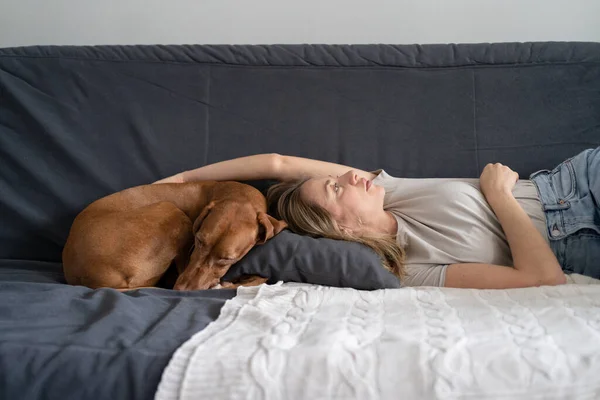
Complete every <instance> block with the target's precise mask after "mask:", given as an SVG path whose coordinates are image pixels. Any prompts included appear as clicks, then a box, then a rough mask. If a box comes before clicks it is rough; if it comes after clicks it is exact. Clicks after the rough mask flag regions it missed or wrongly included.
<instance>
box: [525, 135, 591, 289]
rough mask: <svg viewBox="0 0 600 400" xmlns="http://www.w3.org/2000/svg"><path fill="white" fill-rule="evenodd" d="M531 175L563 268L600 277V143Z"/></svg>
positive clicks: (551, 246)
mask: <svg viewBox="0 0 600 400" xmlns="http://www.w3.org/2000/svg"><path fill="white" fill-rule="evenodd" d="M529 179H531V180H532V181H533V183H534V185H535V186H536V188H537V191H538V195H539V196H540V201H541V203H542V207H543V209H544V213H545V214H546V222H547V229H548V238H549V239H550V248H551V249H552V251H553V252H554V254H555V255H556V258H557V259H558V262H559V263H560V265H561V266H562V269H563V270H564V271H565V272H566V273H572V272H576V273H578V274H582V275H587V276H591V277H593V278H600V147H598V148H595V149H587V150H584V151H582V152H581V153H579V154H577V155H576V156H574V157H571V158H569V159H568V160H565V161H563V162H562V163H560V164H559V165H558V166H557V167H556V168H554V169H553V170H541V171H537V172H534V173H533V174H531V175H530V176H529Z"/></svg>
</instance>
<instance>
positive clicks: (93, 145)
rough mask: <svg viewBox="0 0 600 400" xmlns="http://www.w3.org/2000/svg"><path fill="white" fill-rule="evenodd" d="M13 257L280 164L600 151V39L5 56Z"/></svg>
mask: <svg viewBox="0 0 600 400" xmlns="http://www.w3.org/2000/svg"><path fill="white" fill-rule="evenodd" d="M0 101H1V103H0V153H1V157H0V191H1V193H2V195H1V197H0V212H1V214H2V224H1V227H0V258H19V259H37V260H50V261H59V260H60V254H61V251H62V246H63V245H64V241H65V239H66V237H67V234H68V230H69V228H70V225H71V222H72V220H73V218H74V217H75V215H76V214H77V213H78V212H79V211H81V210H82V209H83V208H84V207H85V206H86V205H87V204H89V203H90V202H91V201H93V200H95V199H97V198H99V197H102V196H104V195H107V194H109V193H112V192H115V191H118V190H121V189H124V188H126V187H130V186H135V185H140V184H145V183H150V182H153V181H154V180H156V179H159V178H162V177H165V176H167V175H170V174H173V173H175V172H178V171H182V170H185V169H191V168H195V167H199V166H202V165H205V164H208V163H213V162H217V161H221V160H225V159H230V158H234V157H240V156H244V155H249V154H255V153H268V152H277V153H281V154H290V155H297V156H304V157H312V158H317V159H322V160H327V161H333V162H339V163H343V164H347V165H351V166H355V167H358V168H362V169H367V170H373V169H376V168H384V169H386V170H387V171H388V172H389V173H390V174H392V175H395V176H403V177H478V176H479V174H480V173H481V170H482V168H483V167H484V166H485V164H486V163H488V162H502V163H504V164H507V165H509V166H510V167H511V168H513V169H514V170H516V171H518V172H519V174H520V175H521V177H522V178H527V176H528V175H529V174H530V173H532V172H534V171H536V170H539V169H544V168H548V169H549V168H552V167H553V166H554V165H555V164H557V163H558V162H560V161H562V160H564V159H565V158H567V157H570V156H572V155H575V154H576V153H577V152H579V151H580V150H583V149H584V148H589V147H595V146H598V145H600V43H572V42H571V43H569V42H551V43H497V44H463V45H455V44H448V45H422V46H421V45H402V46H393V45H357V46H349V45H343V46H341V45H340V46H333V45H291V46H276V45H270V46H98V47H71V46H49V47H25V48H8V49H0Z"/></svg>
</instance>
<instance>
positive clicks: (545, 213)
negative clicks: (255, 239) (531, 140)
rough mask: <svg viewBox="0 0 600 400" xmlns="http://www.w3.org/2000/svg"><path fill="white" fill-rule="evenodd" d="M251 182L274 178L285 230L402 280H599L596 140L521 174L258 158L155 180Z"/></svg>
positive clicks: (490, 285) (452, 283) (456, 283)
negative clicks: (371, 254) (357, 248)
mask: <svg viewBox="0 0 600 400" xmlns="http://www.w3.org/2000/svg"><path fill="white" fill-rule="evenodd" d="M256 179H276V180H279V181H282V183H279V184H277V185H274V186H272V187H271V188H270V189H269V192H268V194H267V198H268V201H269V204H270V205H271V208H272V209H274V210H275V211H276V213H277V214H279V215H277V217H278V218H282V219H284V220H285V221H286V222H288V225H289V227H290V229H291V230H292V231H294V232H297V233H301V234H309V235H312V236H322V237H329V238H333V239H345V240H355V241H358V242H361V243H364V244H366V245H369V246H370V247H371V248H373V249H374V250H375V251H376V252H377V253H378V254H379V255H380V257H381V258H382V260H384V266H386V268H388V269H389V270H391V271H392V272H394V273H395V274H396V275H397V276H399V277H401V278H402V282H403V284H404V285H408V286H418V285H430V286H431V285H435V286H446V287H458V288H479V289H505V288H517V287H530V286H540V285H558V284H563V283H566V277H565V274H564V272H568V273H571V272H577V273H580V274H584V275H587V276H591V277H594V278H599V277H600V261H597V260H600V226H599V225H598V221H600V208H599V200H598V199H600V147H598V148H596V149H588V150H585V151H583V152H581V153H579V154H578V155H577V156H575V157H572V158H570V159H568V160H566V161H564V162H562V163H561V164H560V165H558V166H557V167H556V168H555V169H553V170H551V171H550V170H541V171H538V172H536V173H534V174H532V175H531V176H530V179H531V180H519V175H518V174H517V173H516V172H514V171H512V170H511V169H510V168H509V167H507V166H505V165H502V164H499V163H496V164H488V165H486V166H485V168H484V169H483V172H482V173H481V176H480V178H479V179H402V178H394V177H392V176H390V175H388V174H387V173H386V172H385V171H383V170H378V171H374V172H368V171H362V170H358V169H351V168H350V167H347V166H344V165H339V164H334V163H329V162H324V161H318V160H312V159H306V158H300V157H293V156H284V155H279V154H259V155H253V156H248V157H242V158H237V159H233V160H228V161H223V162H219V163H215V164H211V165H207V166H204V167H201V168H198V169H195V170H191V171H184V172H182V173H179V174H176V175H174V176H171V177H169V178H165V179H162V180H160V181H158V182H155V183H166V182H188V181H198V180H256ZM557 257H558V258H557ZM563 271H564V272H563Z"/></svg>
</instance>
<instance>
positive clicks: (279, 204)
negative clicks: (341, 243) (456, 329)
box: [267, 178, 406, 278]
mask: <svg viewBox="0 0 600 400" xmlns="http://www.w3.org/2000/svg"><path fill="white" fill-rule="evenodd" d="M309 179H310V178H306V179H300V180H297V181H292V182H281V183H277V184H275V185H273V186H271V187H270V188H269V189H268V191H267V203H268V204H269V213H270V214H271V215H272V216H274V217H275V218H279V219H283V220H284V221H285V222H287V224H288V228H289V229H290V230H291V231H292V232H294V233H297V234H301V235H308V236H311V237H315V238H319V237H324V238H329V239H335V240H349V241H353V242H357V243H361V244H364V245H366V246H368V247H370V248H371V249H372V250H373V251H375V253H377V255H378V256H379V258H380V259H381V261H382V264H383V266H384V267H385V268H386V269H387V270H388V271H390V272H391V273H393V274H394V275H396V276H397V277H398V278H403V277H404V275H405V272H404V260H405V257H406V252H405V250H404V249H403V248H402V247H401V246H400V245H399V244H398V242H397V241H396V237H395V236H394V235H389V234H383V233H381V234H378V233H363V234H361V235H360V236H359V235H354V234H351V233H348V232H345V231H343V230H341V229H340V228H339V226H338V225H337V223H336V222H335V220H334V218H333V217H332V216H331V214H330V213H329V212H328V211H327V210H326V209H325V208H323V207H321V206H319V205H318V204H313V203H311V202H308V201H306V200H305V199H304V198H303V197H302V196H301V193H300V187H301V186H302V185H303V184H304V183H305V182H306V181H308V180H309Z"/></svg>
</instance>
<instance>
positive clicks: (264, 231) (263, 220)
mask: <svg viewBox="0 0 600 400" xmlns="http://www.w3.org/2000/svg"><path fill="white" fill-rule="evenodd" d="M257 218H258V241H257V242H256V243H257V244H264V243H266V241H267V240H269V239H271V238H272V237H273V236H275V235H277V234H278V233H279V232H281V231H282V230H284V229H285V228H287V223H286V222H285V221H280V220H278V219H275V218H273V217H271V216H270V215H269V214H266V213H264V212H259V213H258V216H257Z"/></svg>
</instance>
